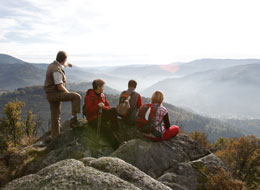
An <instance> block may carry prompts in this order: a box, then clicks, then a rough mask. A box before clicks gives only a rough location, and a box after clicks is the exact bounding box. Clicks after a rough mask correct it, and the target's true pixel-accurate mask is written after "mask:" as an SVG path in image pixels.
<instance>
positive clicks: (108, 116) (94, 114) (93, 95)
mask: <svg viewBox="0 0 260 190" xmlns="http://www.w3.org/2000/svg"><path fill="white" fill-rule="evenodd" d="M92 86H93V89H89V90H88V91H87V92H86V96H85V110H86V114H87V120H88V123H89V124H90V125H91V126H94V127H96V126H97V122H98V112H99V109H102V117H101V121H102V122H101V123H102V127H101V132H102V128H103V129H104V128H105V127H104V125H103V124H104V123H106V122H107V121H110V123H111V129H112V131H115V130H117V129H118V122H117V112H116V108H110V105H109V102H108V100H107V98H106V97H105V95H104V94H103V91H104V86H105V82H104V81H103V80H101V79H97V80H94V81H93V82H92Z"/></svg>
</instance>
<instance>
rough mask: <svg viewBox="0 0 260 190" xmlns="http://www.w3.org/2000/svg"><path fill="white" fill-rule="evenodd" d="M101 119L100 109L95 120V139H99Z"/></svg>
mask: <svg viewBox="0 0 260 190" xmlns="http://www.w3.org/2000/svg"><path fill="white" fill-rule="evenodd" d="M101 117H102V108H99V110H98V119H97V139H99V135H100V127H101Z"/></svg>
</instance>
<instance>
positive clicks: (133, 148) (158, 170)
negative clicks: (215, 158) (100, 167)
mask: <svg viewBox="0 0 260 190" xmlns="http://www.w3.org/2000/svg"><path fill="white" fill-rule="evenodd" d="M208 154H210V152H209V150H207V149H204V148H202V147H200V145H199V144H198V143H196V142H195V141H193V140H192V139H190V138H189V137H188V136H187V135H184V134H181V135H178V136H176V137H174V138H172V139H170V140H168V141H163V142H151V141H148V140H146V141H145V140H142V139H133V140H130V141H128V142H127V143H125V144H124V145H122V146H120V147H119V148H118V149H117V150H116V151H115V152H113V153H112V154H111V155H110V156H113V157H117V158H120V159H122V160H125V161H126V162H128V163H130V164H132V165H134V166H136V167H137V168H139V169H141V170H142V171H144V172H145V173H147V174H148V175H150V176H152V177H154V178H157V177H159V176H161V175H162V174H163V173H164V171H166V170H167V169H169V168H170V167H172V166H175V165H176V163H181V162H189V161H192V160H196V159H199V158H202V157H204V156H206V155H208Z"/></svg>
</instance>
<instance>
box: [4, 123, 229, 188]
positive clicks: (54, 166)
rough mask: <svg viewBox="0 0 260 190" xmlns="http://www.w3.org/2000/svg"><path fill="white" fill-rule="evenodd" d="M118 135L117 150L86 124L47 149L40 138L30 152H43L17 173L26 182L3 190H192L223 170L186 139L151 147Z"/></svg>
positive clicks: (130, 134)
mask: <svg viewBox="0 0 260 190" xmlns="http://www.w3.org/2000/svg"><path fill="white" fill-rule="evenodd" d="M118 135H119V138H120V139H119V140H120V142H122V144H121V146H119V148H117V149H116V150H114V149H113V148H112V146H111V144H110V142H109V141H107V140H106V139H105V138H103V137H102V136H101V137H100V138H98V139H97V138H96V130H95V129H93V128H90V127H89V126H87V125H85V124H82V126H81V127H79V128H76V129H73V130H69V129H68V130H65V131H64V132H63V133H62V134H61V135H60V136H59V137H58V138H56V139H55V140H54V141H52V142H50V143H47V144H46V143H42V142H44V138H42V139H40V141H42V142H37V143H36V144H35V145H33V146H32V147H31V148H33V149H35V151H36V150H37V151H38V150H39V149H41V150H42V151H39V153H37V151H36V153H35V156H34V157H33V159H32V160H30V161H26V162H25V163H26V165H25V166H22V167H20V168H22V170H21V171H23V173H22V172H21V173H20V174H21V175H18V176H17V177H20V176H24V177H22V178H19V179H16V180H13V181H11V182H10V183H8V185H7V186H5V188H4V189H5V190H7V189H174V190H195V189H197V188H198V186H199V185H200V183H202V182H201V180H200V179H201V175H202V174H201V168H202V169H205V168H206V169H207V170H208V171H209V172H211V173H214V171H216V167H219V168H224V169H226V168H225V166H224V165H223V163H222V162H221V161H220V160H219V159H218V158H217V157H216V156H215V155H214V154H212V153H211V152H210V151H209V150H207V149H205V148H202V147H200V145H199V144H198V143H196V142H195V141H193V140H192V139H190V138H189V137H188V136H187V135H185V134H179V135H178V136H176V137H174V138H172V139H170V140H168V141H163V142H152V141H149V140H147V139H145V138H143V137H142V135H141V134H140V133H139V132H136V129H135V128H133V127H128V128H126V126H123V127H122V128H121V129H120V131H119V132H118V133H117V136H118ZM37 147H38V148H37ZM28 150H29V149H28ZM26 151H27V150H26V149H24V150H23V152H25V154H26ZM18 154H19V153H18ZM33 155H34V154H33ZM74 159H75V160H74ZM9 160H10V161H12V156H11V157H10V158H9ZM27 160H28V159H27ZM21 162H22V161H21ZM10 173H12V172H11V171H10ZM25 175H27V176H25ZM14 178H15V177H14ZM204 183H205V182H204Z"/></svg>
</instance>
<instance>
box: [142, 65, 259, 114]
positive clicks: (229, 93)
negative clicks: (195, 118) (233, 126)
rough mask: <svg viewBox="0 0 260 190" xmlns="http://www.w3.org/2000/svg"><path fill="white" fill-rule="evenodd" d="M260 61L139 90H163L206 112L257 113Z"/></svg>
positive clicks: (170, 99) (177, 100)
mask: <svg viewBox="0 0 260 190" xmlns="http://www.w3.org/2000/svg"><path fill="white" fill-rule="evenodd" d="M259 85H260V64H247V65H238V66H233V67H228V68H224V69H218V70H209V71H205V72H200V73H195V74H191V75H188V76H185V77H181V78H178V79H174V78H169V79H165V80H163V81H160V82H158V83H156V84H154V85H153V86H151V87H150V88H147V89H146V90H144V91H142V94H143V95H146V96H148V95H150V94H151V93H152V92H153V91H155V90H158V89H160V90H163V91H164V93H165V99H166V101H168V102H169V103H174V104H176V105H178V106H185V107H189V108H191V109H193V110H195V111H198V112H200V113H204V114H209V115H215V116H220V115H223V116H224V115H225V116H232V115H233V116H235V115H237V116H239V117H259V115H260V110H259V106H260V101H259V100H260V98H259V97H260V89H259Z"/></svg>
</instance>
